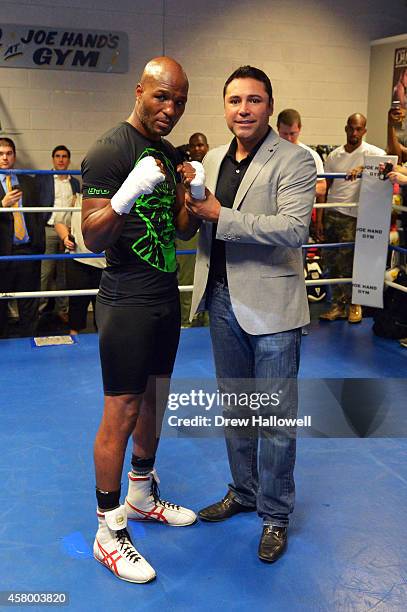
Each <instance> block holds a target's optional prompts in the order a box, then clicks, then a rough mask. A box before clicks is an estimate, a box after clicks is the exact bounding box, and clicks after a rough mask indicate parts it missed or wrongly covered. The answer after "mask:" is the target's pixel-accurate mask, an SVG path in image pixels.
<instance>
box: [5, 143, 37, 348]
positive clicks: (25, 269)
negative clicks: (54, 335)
mask: <svg viewBox="0 0 407 612" xmlns="http://www.w3.org/2000/svg"><path fill="white" fill-rule="evenodd" d="M15 163H16V147H15V144H14V142H13V141H12V140H11V138H0V170H11V169H12V168H14V165H15ZM38 200H39V198H38V194H37V189H36V184H35V181H34V179H33V178H31V177H30V176H26V175H20V176H18V177H17V175H16V174H2V173H1V174H0V202H1V206H2V207H3V208H18V209H23V208H24V206H35V205H36V204H38ZM44 249H45V233H44V221H43V218H42V215H39V214H35V213H23V212H16V213H12V212H10V214H5V213H3V214H0V255H33V254H37V253H43V252H44ZM40 273H41V262H40V261H24V262H18V261H12V262H4V263H0V293H6V292H14V291H39V289H40V279H41V274H40ZM7 303H8V302H7V300H0V337H5V336H6V335H7ZM17 306H18V314H19V318H20V332H21V335H22V336H32V335H33V334H34V333H35V329H36V326H37V320H38V300H37V299H35V298H29V299H19V300H17Z"/></svg>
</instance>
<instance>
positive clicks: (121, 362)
mask: <svg viewBox="0 0 407 612" xmlns="http://www.w3.org/2000/svg"><path fill="white" fill-rule="evenodd" d="M96 322H97V326H98V331H99V351H100V360H101V365H102V378H103V389H104V393H105V395H127V394H136V395H137V394H140V393H144V391H145V390H146V385H147V380H148V378H149V376H152V375H166V374H168V375H170V374H172V370H173V367H174V361H175V356H176V353H177V348H178V342H179V334H180V306H179V299H176V300H173V301H171V302H169V303H168V304H160V305H158V306H109V305H107V304H104V303H102V302H99V301H96Z"/></svg>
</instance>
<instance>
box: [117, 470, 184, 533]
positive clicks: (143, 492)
mask: <svg viewBox="0 0 407 612" xmlns="http://www.w3.org/2000/svg"><path fill="white" fill-rule="evenodd" d="M128 476H129V490H128V493H127V497H126V502H125V503H126V509H127V516H128V518H129V519H133V520H139V521H159V522H160V523H165V524H166V525H173V526H175V527H186V526H187V525H192V524H193V523H195V521H196V514H195V512H193V511H192V510H188V508H183V507H182V506H178V505H177V504H173V503H171V502H168V501H165V500H163V499H160V491H159V489H158V484H159V482H160V481H159V478H158V476H157V473H156V471H155V470H152V471H151V472H150V473H149V474H147V475H146V476H136V475H135V474H133V472H129V474H128Z"/></svg>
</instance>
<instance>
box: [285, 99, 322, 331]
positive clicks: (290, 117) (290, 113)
mask: <svg viewBox="0 0 407 612" xmlns="http://www.w3.org/2000/svg"><path fill="white" fill-rule="evenodd" d="M301 128H302V122H301V115H300V113H299V112H298V111H297V110H295V109H294V108H286V109H284V110H282V111H281V113H279V115H278V117H277V130H278V135H279V136H280V138H284V140H288V142H291V143H292V144H296V145H298V146H300V147H302V148H303V149H306V150H307V151H308V152H309V153H311V155H312V157H313V158H314V162H315V166H316V169H317V174H318V175H320V174H323V173H324V164H323V162H322V159H321V157H320V155H318V153H317V152H316V151H314V149H311V147H308V146H307V145H306V144H304V143H302V142H300V134H301ZM325 194H326V180H325V179H324V178H317V182H316V186H315V202H325ZM317 212H318V211H317V209H316V208H314V209H313V211H312V216H311V225H310V236H312V238H314V239H316V240H317V242H320V241H322V234H321V235H320V234H319V229H320V228H319V227H318V226H317V223H316V221H317ZM303 257H304V273H307V274H308V264H307V253H306V252H305V251H303ZM309 262H310V264H311V266H312V267H313V273H314V274H315V270H318V273H319V274H322V272H321V268H320V267H319V257H316V258H314V259H313V260H312V263H311V260H309ZM307 293H308V299H309V300H311V301H314V300H317V301H319V300H321V299H324V297H325V295H326V292H325V291H324V290H322V288H321V287H316V286H313V287H312V288H308V290H307ZM308 333H309V326H308V325H307V326H304V327H303V328H302V334H303V336H306V335H308Z"/></svg>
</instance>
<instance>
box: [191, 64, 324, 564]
mask: <svg viewBox="0 0 407 612" xmlns="http://www.w3.org/2000/svg"><path fill="white" fill-rule="evenodd" d="M223 94H224V104H225V118H226V123H227V125H228V127H229V129H230V130H231V131H232V133H233V134H234V136H235V137H234V139H233V140H232V142H231V144H230V145H226V146H222V147H219V148H217V149H214V150H212V151H210V152H209V153H208V154H207V156H206V158H205V160H204V167H205V172H206V186H207V190H206V199H205V200H195V199H193V198H192V197H191V196H190V194H187V196H186V206H187V209H188V210H189V212H190V213H191V217H193V218H194V219H195V221H196V222H195V225H196V226H197V225H199V224H200V223H201V222H202V227H201V231H200V239H199V247H198V254H197V261H196V268H195V279H194V293H193V299H192V310H191V315H193V314H194V313H195V312H196V311H197V310H198V311H199V310H202V309H208V310H209V316H210V329H211V338H212V345H213V352H214V358H215V366H216V374H217V378H218V384H219V389H220V391H221V392H224V393H231V392H232V393H233V392H234V393H236V392H238V393H241V392H242V391H244V392H247V391H248V390H249V391H250V393H252V394H253V393H258V392H261V393H266V394H267V395H266V397H267V396H268V397H269V398H270V405H268V406H267V407H266V408H265V410H264V409H263V412H262V414H263V417H264V415H266V416H267V418H269V417H270V416H273V415H275V416H276V417H277V418H279V419H286V418H296V416H297V384H296V378H297V372H298V367H299V349H300V342H301V327H302V326H303V325H306V324H307V323H309V310H308V301H307V294H306V290H305V283H304V272H303V265H302V255H301V245H302V244H304V243H305V242H306V241H307V235H308V227H309V222H310V216H311V211H312V206H313V200H314V196H315V185H316V170H315V163H314V160H313V158H312V157H311V155H310V154H309V153H308V152H307V151H305V150H304V149H302V148H301V147H299V146H296V145H293V144H291V143H289V142H287V141H285V140H282V139H280V138H279V137H278V135H277V134H276V133H275V132H274V131H273V130H272V129H271V128H270V127H269V124H268V122H269V117H270V115H271V114H272V112H273V97H272V87H271V83H270V80H269V78H268V77H267V75H266V74H265V73H264V72H263V71H261V70H259V69H258V68H253V67H251V66H243V67H241V68H239V69H238V70H236V71H235V72H234V73H233V74H232V75H231V76H230V77H229V78H228V80H227V81H226V84H225V87H224V92H223ZM213 194H214V195H213ZM253 397H254V396H253ZM272 398H273V399H272ZM273 404H274V406H273ZM223 408H224V415H225V416H226V417H230V416H231V415H233V416H236V415H237V414H239V412H241V408H240V407H239V406H238V405H237V403H235V404H234V405H232V403H231V402H229V404H228V405H226V406H224V407H223ZM263 408H264V407H263ZM267 408H268V409H267ZM250 413H251V414H252V415H253V414H254V412H253V410H248V414H250ZM256 416H259V415H258V413H257V414H256ZM250 422H251V423H252V424H253V425H254V421H250ZM263 422H264V423H267V421H263ZM225 436H226V445H227V451H228V458H229V465H230V469H231V473H232V480H233V482H232V483H231V484H230V485H229V491H228V493H227V495H226V496H225V497H224V498H223V499H222V500H221V501H220V502H217V503H215V504H213V505H211V506H209V507H207V508H204V509H203V510H201V511H200V513H199V516H200V517H201V519H203V520H207V521H220V520H225V519H228V518H230V517H231V516H233V515H234V514H237V513H239V512H249V511H254V510H257V512H258V514H259V516H260V517H261V518H262V519H263V532H262V536H261V539H260V545H259V550H258V555H259V558H260V559H261V560H262V561H266V562H273V561H276V560H277V559H278V558H279V556H280V555H281V554H282V553H283V552H284V550H285V547H286V544H287V525H288V521H289V514H290V513H291V512H292V510H293V506H294V479H293V470H294V462H295V427H288V426H287V427H277V428H276V427H268V426H267V425H266V424H265V425H264V426H258V421H256V425H254V426H253V427H249V428H248V429H246V430H244V431H242V430H237V429H236V428H235V427H231V426H226V427H225Z"/></svg>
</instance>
